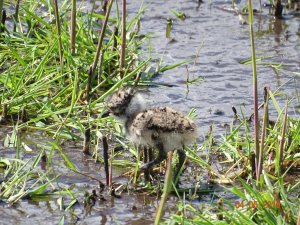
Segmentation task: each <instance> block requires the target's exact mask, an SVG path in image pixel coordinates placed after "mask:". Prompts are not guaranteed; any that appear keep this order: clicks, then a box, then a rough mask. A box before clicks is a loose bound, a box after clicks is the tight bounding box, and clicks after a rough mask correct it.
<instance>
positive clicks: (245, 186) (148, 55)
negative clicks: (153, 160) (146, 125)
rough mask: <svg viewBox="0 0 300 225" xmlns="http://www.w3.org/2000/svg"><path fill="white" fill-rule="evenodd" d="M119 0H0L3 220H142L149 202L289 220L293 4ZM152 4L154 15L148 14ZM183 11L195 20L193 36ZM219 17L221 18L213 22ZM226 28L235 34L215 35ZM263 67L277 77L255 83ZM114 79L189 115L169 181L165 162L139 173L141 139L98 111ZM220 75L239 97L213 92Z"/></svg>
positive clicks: (169, 212)
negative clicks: (195, 132)
mask: <svg viewBox="0 0 300 225" xmlns="http://www.w3.org/2000/svg"><path fill="white" fill-rule="evenodd" d="M125 2H126V1H124V0H123V5H122V2H120V1H112V0H111V1H91V2H86V1H82V2H79V1H78V2H76V1H58V2H57V1H55V0H54V1H45V0H43V1H32V0H30V1H29V0H24V1H19V0H17V1H14V2H11V1H0V12H1V13H2V14H1V16H0V18H1V17H2V18H3V19H2V24H1V33H0V72H1V74H0V102H1V108H0V112H1V119H0V121H1V126H0V140H1V144H0V215H1V223H3V224H11V223H19V224H28V223H35V224H36V223H43V224H45V223H46V224H56V223H59V224H81V223H82V224H93V223H96V222H97V223H99V220H101V222H100V223H101V224H135V223H136V224H140V223H144V224H153V222H154V220H155V219H154V218H155V215H156V214H157V211H158V209H157V208H160V209H159V210H160V211H159V213H158V214H159V218H158V217H157V219H156V223H164V224H300V209H299V205H300V204H299V203H300V202H299V197H300V196H299V190H300V187H299V186H300V180H299V168H300V120H299V114H300V111H299V108H300V107H299V105H300V98H299V77H300V76H299V75H300V74H299V55H297V49H299V27H298V28H297V27H296V25H295V24H297V21H299V17H297V14H296V12H297V11H296V10H295V11H294V10H292V9H291V8H288V6H289V5H286V6H285V5H284V6H285V7H284V11H283V12H284V13H285V12H287V13H286V14H283V16H281V17H280V18H277V19H274V18H273V15H274V9H272V8H271V7H270V8H259V7H260V6H259V3H256V2H255V3H254V7H253V8H252V4H251V1H249V2H246V3H248V4H246V3H245V4H244V6H245V7H244V8H242V7H240V5H239V4H235V3H234V4H231V3H230V4H227V5H226V8H225V7H223V5H221V4H225V3H224V2H223V1H216V2H211V3H208V2H204V3H203V2H202V1H196V0H195V1H190V2H188V3H186V2H184V1H178V2H176V4H175V3H173V2H172V1H169V2H168V1H166V2H164V3H163V4H161V5H160V6H161V7H158V5H157V3H148V4H149V5H150V6H149V7H150V9H147V7H148V6H147V2H145V4H144V5H142V6H141V5H140V3H136V2H134V3H133V2H131V3H127V5H128V8H127V9H126V7H124V3H125ZM125 4H126V3H125ZM172 4H175V6H174V5H172ZM186 4H187V5H186ZM272 4H273V3H272ZM144 6H145V7H144ZM204 6H205V7H204ZM153 7H154V9H157V13H158V14H159V15H155V14H153V13H152V14H151V15H147V12H149V11H151V12H152V11H154V10H153ZM177 7H178V8H177ZM227 7H230V8H231V9H232V10H227V9H228V8H227ZM239 7H240V8H241V9H239ZM289 7H290V6H289ZM295 7H297V6H295ZM133 8H134V10H133ZM174 8H176V9H174ZM2 9H3V10H2ZM199 9H200V10H199ZM253 9H255V10H253ZM256 9H259V10H256ZM127 10H128V11H127ZM160 10H161V11H160ZM166 12H167V14H168V15H169V16H170V18H163V19H162V16H161V14H166ZM247 12H254V16H253V14H252V13H250V15H248V13H247ZM144 13H145V14H144ZM210 13H211V14H210ZM126 15H127V17H126ZM147 16H148V18H147ZM199 18H200V20H198V19H199ZM214 18H216V20H214ZM236 18H238V19H237V20H236V22H232V23H230V22H229V21H235V19H236ZM241 18H243V20H242V21H244V22H243V23H239V22H241ZM266 18H270V21H272V23H270V24H271V25H270V24H267V23H265V21H267V19H266ZM256 20H259V21H263V22H261V23H262V24H263V25H262V26H259V25H260V23H258V24H257V23H256ZM189 21H196V22H199V24H200V22H201V24H202V25H201V26H202V27H204V28H203V29H204V30H205V32H203V33H201V35H200V37H199V36H197V35H199V33H200V32H198V30H197V29H196V28H195V27H193V26H194V25H195V24H196V22H193V23H191V24H189ZM209 21H211V24H210V22H209ZM222 21H223V22H224V21H226V23H228V27H227V26H226V25H224V26H223V25H222V26H223V27H217V25H218V24H223V22H222ZM293 21H296V22H294V23H293ZM205 22H206V23H207V24H205ZM289 22H290V23H289ZM145 24H146V27H147V28H146V29H145V30H146V31H147V32H145V31H141V30H143V26H145ZM149 24H151V25H149ZM159 24H160V25H161V26H160V25H159ZM232 24H236V26H237V27H238V28H232V26H233V25H232ZM265 24H267V27H268V29H264V28H265V26H266V25H265ZM185 26H186V27H187V31H185V32H183V29H184V27H185ZM220 26H221V25H220ZM161 27H163V28H164V29H160V28H161ZM257 27H258V28H257ZM270 27H271V28H270ZM256 28H257V30H256ZM219 30H220V31H222V32H220V33H217V31H219ZM233 31H234V32H236V33H235V34H239V35H241V36H242V37H241V38H239V37H237V36H235V37H233V38H232V39H231V40H230V41H228V42H226V40H225V39H226V38H225V37H227V36H226V35H228V34H229V33H230V32H233ZM249 31H250V32H249ZM150 32H152V33H150ZM155 32H157V33H155ZM210 32H211V33H210ZM297 32H298V33H297ZM225 34H226V35H225ZM155 36H158V39H156V37H155ZM274 37H275V38H274ZM205 38H207V41H206V42H205V41H204V40H205ZM221 39H222V40H221ZM270 39H274V42H275V43H276V44H275V47H273V46H272V50H266V49H267V48H266V47H265V46H267V45H268V44H269V41H270ZM155 40H156V41H155ZM162 40H163V41H162ZM195 40H196V42H197V44H196V46H192V47H191V49H192V50H187V48H188V47H189V46H188V45H189V44H190V45H193V43H194V42H193V41H195ZM260 40H262V41H260ZM265 40H266V41H265ZM222 41H224V44H223V43H222ZM200 42H201V43H200ZM218 42H220V45H218V46H219V47H218V48H216V47H214V46H216V44H217V43H218ZM257 42H258V44H257V45H256V43H257ZM265 42H267V44H265ZM162 43H167V44H166V46H167V47H165V46H164V47H162V45H163V44H162ZM239 43H241V44H242V48H240V47H238V46H237V45H238V44H239ZM245 43H247V45H246V44H245ZM226 45H227V46H226ZM205 46H208V47H207V48H205ZM235 48H236V49H238V50H235ZM283 48H286V49H287V52H290V53H291V55H287V53H286V52H284V53H285V54H281V51H283V50H282V49H283ZM158 49H159V50H158ZM206 49H213V50H211V51H212V52H206V51H207V50H206ZM273 49H275V50H274V52H273ZM171 50H174V51H176V53H175V54H176V57H177V58H176V57H173V56H172V53H171V52H172V51H171ZM192 51H194V52H193V53H191V55H188V56H186V55H185V54H186V53H183V52H192ZM236 51H239V55H238V56H237V54H236ZM278 52H279V53H280V54H277V53H278ZM202 55H203V58H202ZM278 55H280V57H281V58H280V59H281V61H278V60H279V58H278ZM244 56H247V57H244ZM284 56H285V57H284ZM235 57H237V58H235ZM297 57H298V58H297ZM232 58H234V60H232V61H234V63H232V61H230V60H231V59H232ZM174 59H175V60H174ZM206 60H211V62H207V61H206ZM199 62H200V63H199ZM197 67H199V68H201V70H200V69H199V70H197V69H196V68H197ZM229 67H230V68H231V69H228V68H229ZM244 68H246V69H244ZM174 71H175V72H174ZM211 71H213V72H212V73H211V74H210V72H211ZM228 71H229V72H228ZM249 71H250V72H249ZM270 71H272V73H271V74H272V75H271V76H273V77H276V79H278V80H276V81H278V84H276V85H274V83H276V82H273V80H272V81H268V82H266V83H269V84H270V85H265V86H266V87H264V86H262V85H259V84H260V81H261V80H260V78H261V77H263V75H265V76H267V74H270ZM227 72H228V73H230V74H233V75H232V77H230V76H229V75H228V76H229V78H226V75H227ZM173 73H175V74H180V73H181V75H178V76H177V77H176V75H174V76H173V75H170V74H173ZM197 73H199V74H201V75H199V74H197ZM219 73H221V74H219ZM239 73H241V74H239ZM252 73H253V74H252ZM182 74H184V75H182ZM195 74H196V75H195ZM245 74H247V75H245ZM274 74H275V75H274ZM244 75H245V77H246V78H245V80H247V81H248V82H249V83H251V84H252V83H253V85H254V86H253V88H252V87H250V88H249V85H248V83H246V84H245V80H243V78H242V76H244ZM278 77H279V78H278ZM210 79H211V81H209V80H210ZM268 79H271V78H266V80H268ZM252 81H253V82H252ZM214 83H215V86H214ZM220 83H222V84H224V83H225V86H224V87H223V86H222V87H221V86H220ZM228 83H230V85H229V84H228ZM256 83H259V84H258V85H255V84H256ZM124 86H137V87H138V88H139V89H141V90H149V91H148V93H150V94H151V95H152V96H154V97H152V99H155V104H165V103H166V102H167V103H170V102H171V103H174V106H175V107H177V108H178V109H182V110H183V111H184V112H186V113H187V114H189V117H190V118H193V119H194V120H195V121H197V124H198V125H199V127H200V129H201V132H200V135H201V137H199V141H198V142H197V143H195V144H194V145H193V146H190V147H187V148H186V154H187V160H186V162H185V167H186V169H185V170H183V171H182V172H183V173H182V176H181V178H180V183H181V184H180V185H179V187H175V186H174V185H173V184H172V181H171V180H172V179H167V178H168V177H167V178H166V180H165V182H164V181H163V178H164V174H165V173H167V172H168V170H167V171H166V166H165V163H161V164H160V165H159V166H157V167H155V168H154V169H153V171H152V172H151V174H148V176H144V174H143V173H140V172H139V167H140V166H141V165H142V161H143V160H144V159H145V155H144V154H143V153H144V151H143V149H142V148H141V147H140V146H134V145H132V144H131V143H129V142H128V141H127V140H126V138H124V132H123V130H122V127H121V126H120V124H119V123H118V122H117V121H115V120H114V119H113V118H111V117H105V118H104V117H102V114H103V113H104V111H105V109H106V107H105V100H106V99H107V97H108V96H110V95H111V94H112V93H114V92H115V91H116V90H117V89H118V88H120V87H124ZM270 86H271V87H270ZM239 88H242V89H243V90H242V91H237V90H240V89H239ZM228 89H229V92H230V89H232V91H231V92H234V91H236V93H234V94H233V96H234V97H232V98H234V99H235V100H232V101H233V102H234V101H238V102H239V104H240V107H238V106H236V104H235V103H234V105H235V106H234V107H233V108H232V109H231V106H230V107H228V106H225V105H228V102H229V101H228V99H227V98H228V96H229V95H230V93H229V92H227V91H228ZM252 89H253V90H254V94H253V95H254V97H252V93H251V92H252ZM244 90H246V91H244ZM249 90H250V93H249ZM210 92H212V93H210ZM225 93H226V94H225ZM177 94H178V95H177ZM164 96H168V97H169V99H166V98H165V97H164ZM178 96H179V97H178ZM199 96H200V97H201V99H200V97H199ZM220 96H221V97H220ZM224 96H225V98H223V97H224ZM184 97H186V98H184ZM253 98H254V101H253ZM181 99H184V100H181ZM249 99H251V103H249ZM216 101H218V103H216ZM183 102H184V103H183ZM203 102H206V104H207V105H203V104H204V103H203ZM252 102H254V103H252ZM214 103H216V105H217V106H216V107H217V108H216V109H215V108H214V106H212V105H211V104H214ZM176 104H177V106H176ZM187 106H188V107H187ZM259 106H260V107H259ZM247 107H248V108H247ZM212 108H213V109H212ZM249 108H251V109H249ZM204 109H205V110H206V111H204ZM208 109H209V110H210V111H209V112H210V113H209V112H208ZM220 117H223V118H222V119H219V118H220ZM220 121H221V122H220ZM224 121H225V122H224ZM221 123H222V124H223V125H222V126H221V125H219V124H221ZM224 123H225V125H224ZM253 134H254V135H253ZM175 155H176V154H174V157H173V161H176V160H178V159H177V158H176V157H175ZM173 164H175V163H173ZM168 168H169V169H170V168H172V160H169V161H168ZM170 171H171V170H170ZM163 189H164V195H163V196H164V197H165V198H166V199H164V200H163V201H161V202H164V204H161V205H160V206H159V207H158V205H159V202H160V197H161V194H162V191H163ZM160 216H161V217H162V218H160ZM99 218H101V219H99ZM297 220H298V222H297Z"/></svg>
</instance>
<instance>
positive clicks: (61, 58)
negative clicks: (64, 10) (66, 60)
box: [53, 0, 63, 66]
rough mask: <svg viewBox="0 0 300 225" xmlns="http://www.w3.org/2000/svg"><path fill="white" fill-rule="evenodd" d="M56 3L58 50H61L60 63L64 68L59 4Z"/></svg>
mask: <svg viewBox="0 0 300 225" xmlns="http://www.w3.org/2000/svg"><path fill="white" fill-rule="evenodd" d="M53 2H54V13H55V21H56V27H57V35H58V49H59V62H60V65H61V66H62V64H63V53H62V41H61V29H60V27H61V26H60V20H59V13H58V3H57V0H53Z"/></svg>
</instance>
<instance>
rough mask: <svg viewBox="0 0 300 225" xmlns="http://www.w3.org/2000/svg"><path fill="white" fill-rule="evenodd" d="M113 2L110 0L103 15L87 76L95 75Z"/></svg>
mask: <svg viewBox="0 0 300 225" xmlns="http://www.w3.org/2000/svg"><path fill="white" fill-rule="evenodd" d="M112 3H113V0H110V1H109V3H108V7H107V11H106V14H105V19H104V22H103V25H102V29H101V32H100V35H99V40H98V46H97V50H96V55H95V58H94V62H93V64H92V66H91V71H90V72H91V74H89V76H90V75H91V76H93V75H94V74H95V70H96V67H97V64H98V61H99V57H100V52H101V49H102V43H103V39H104V35H105V30H106V26H107V22H108V18H109V14H110V10H111V6H112Z"/></svg>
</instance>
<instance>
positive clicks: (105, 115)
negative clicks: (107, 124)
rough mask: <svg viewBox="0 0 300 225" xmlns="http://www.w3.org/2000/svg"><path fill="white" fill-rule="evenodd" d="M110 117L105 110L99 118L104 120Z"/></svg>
mask: <svg viewBox="0 0 300 225" xmlns="http://www.w3.org/2000/svg"><path fill="white" fill-rule="evenodd" d="M109 115H110V112H109V111H108V110H105V111H104V112H103V114H102V116H101V118H106V117H108V116H109Z"/></svg>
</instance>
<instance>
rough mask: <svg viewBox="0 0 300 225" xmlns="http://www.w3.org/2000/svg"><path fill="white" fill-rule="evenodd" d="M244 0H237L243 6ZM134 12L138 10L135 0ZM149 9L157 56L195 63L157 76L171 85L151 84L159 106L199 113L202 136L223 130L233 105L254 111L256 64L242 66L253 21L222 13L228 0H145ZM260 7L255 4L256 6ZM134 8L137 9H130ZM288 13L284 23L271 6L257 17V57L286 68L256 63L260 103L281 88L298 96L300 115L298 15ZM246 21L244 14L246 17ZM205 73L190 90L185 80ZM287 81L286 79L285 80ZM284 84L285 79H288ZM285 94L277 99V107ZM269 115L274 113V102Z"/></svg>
mask: <svg viewBox="0 0 300 225" xmlns="http://www.w3.org/2000/svg"><path fill="white" fill-rule="evenodd" d="M244 3H245V1H244V2H240V4H239V5H238V6H239V8H242V6H243V4H244ZM128 4H129V7H128V8H129V9H133V8H138V7H137V5H138V4H139V3H137V1H131V2H130V3H128ZM144 5H145V6H146V11H145V14H144V16H143V17H142V20H141V32H142V33H145V34H146V33H149V32H150V33H152V34H153V38H152V41H151V43H152V55H153V57H154V58H155V57H163V58H164V64H173V63H177V62H180V61H183V60H186V59H191V60H192V62H191V63H188V64H186V65H184V66H180V67H179V68H176V69H173V70H170V71H167V72H165V73H163V74H160V75H158V76H157V77H156V78H155V82H161V83H165V84H172V85H175V86H174V87H171V88H170V87H156V88H150V92H151V94H150V97H149V98H150V99H152V100H153V101H154V102H155V103H156V104H158V105H171V106H172V107H174V108H177V109H179V110H181V111H183V112H185V113H187V112H189V110H190V109H191V108H195V109H196V110H197V114H198V117H197V119H196V122H197V124H198V125H199V127H200V128H202V129H200V131H201V132H202V134H205V133H207V131H208V127H209V125H212V124H214V127H215V133H216V134H222V133H224V127H223V125H224V124H225V123H230V122H231V121H232V117H233V112H232V109H231V107H232V106H235V107H236V108H237V110H238V113H239V115H241V113H240V108H241V107H242V110H243V112H244V113H245V115H246V116H249V115H251V114H252V110H253V100H252V96H253V95H252V68H251V65H243V64H241V63H239V62H240V61H242V60H245V59H249V58H250V57H251V48H250V38H249V25H241V24H240V23H239V20H238V16H237V15H236V14H234V13H230V12H227V11H224V10H222V8H225V7H227V8H228V7H230V1H205V2H204V3H201V4H198V1H186V0H178V1H151V3H150V1H145V3H144ZM254 7H255V8H257V9H259V6H258V5H254ZM174 9H175V10H177V11H182V12H184V13H185V14H186V16H187V18H186V19H185V20H184V21H181V20H179V19H176V17H175V16H174V14H173V13H172V12H171V11H170V10H174ZM133 12H134V11H133ZM288 13H289V12H286V15H285V19H284V20H275V19H274V18H273V17H272V16H270V15H268V8H264V9H263V13H261V14H257V15H255V17H254V34H255V45H256V56H257V58H261V57H268V59H265V60H263V62H270V63H278V64H282V65H283V70H282V71H278V72H275V71H274V70H273V69H272V68H271V67H270V66H268V65H257V73H258V92H259V104H260V103H262V101H263V87H265V86H267V87H270V89H271V90H272V91H275V90H276V89H277V88H279V87H280V86H281V85H284V86H283V87H282V89H281V90H280V91H281V92H283V93H284V94H286V95H287V96H288V97H289V98H292V97H294V98H295V99H294V101H293V102H292V103H291V104H290V105H289V115H290V116H292V117H297V118H299V113H300V103H299V102H300V98H299V92H300V85H299V82H300V75H299V74H298V75H294V74H293V72H298V73H299V66H300V64H299V62H300V55H299V54H300V53H299V52H300V51H299V50H300V49H299V45H300V44H299V43H300V42H299V37H300V18H299V17H293V16H291V15H290V14H288ZM167 18H173V19H174V21H173V26H172V31H171V37H172V39H174V40H173V41H170V40H169V39H167V38H166V37H165V28H166V19H167ZM244 18H245V19H246V20H247V16H245V17H244ZM187 74H189V78H190V80H192V79H196V78H199V77H202V78H203V79H204V81H203V82H199V83H197V84H191V85H189V86H188V87H187V85H186V82H185V81H186V79H187ZM286 82H288V83H286ZM285 83H286V84H285ZM284 99H285V98H284V97H281V98H280V97H279V98H278V100H279V103H280V106H281V107H283V106H284V104H285V100H284ZM270 107H271V119H275V118H276V117H277V113H276V112H275V110H274V107H272V104H271V106H270Z"/></svg>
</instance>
